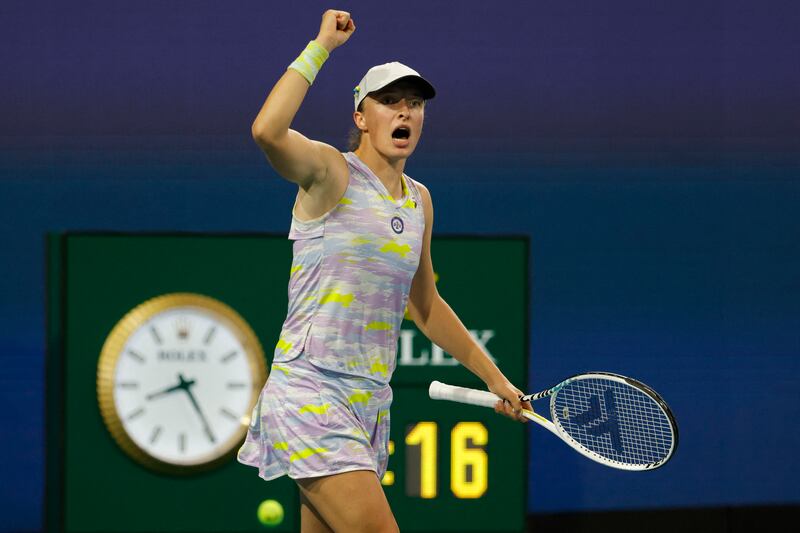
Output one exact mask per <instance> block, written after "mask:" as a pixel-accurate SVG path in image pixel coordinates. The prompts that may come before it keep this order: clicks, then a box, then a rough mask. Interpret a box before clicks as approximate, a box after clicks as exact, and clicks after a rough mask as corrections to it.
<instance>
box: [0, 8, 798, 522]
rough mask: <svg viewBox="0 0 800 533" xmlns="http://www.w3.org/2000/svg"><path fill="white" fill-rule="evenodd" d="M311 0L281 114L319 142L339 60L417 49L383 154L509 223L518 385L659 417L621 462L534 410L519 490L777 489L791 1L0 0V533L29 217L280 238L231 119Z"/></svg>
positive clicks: (346, 100)
mask: <svg viewBox="0 0 800 533" xmlns="http://www.w3.org/2000/svg"><path fill="white" fill-rule="evenodd" d="M327 7H338V8H341V9H346V10H349V11H351V12H352V14H353V17H354V19H355V22H356V25H357V31H356V33H355V35H354V36H353V38H352V39H351V40H350V42H348V43H347V44H346V45H345V46H344V47H342V48H340V49H338V50H336V51H335V52H334V54H333V56H332V58H331V59H330V60H329V62H328V63H327V64H326V65H325V67H324V69H323V71H322V73H321V75H320V77H319V78H318V80H317V82H315V84H314V87H313V88H312V90H311V91H310V93H309V96H308V98H307V100H306V102H305V103H304V106H303V108H302V109H301V112H300V114H299V115H298V117H297V120H296V122H295V124H294V127H295V128H296V129H298V130H300V131H302V132H303V133H305V134H307V135H308V136H310V137H313V138H316V139H320V140H323V141H326V142H329V143H331V144H334V145H336V146H338V147H340V148H344V144H345V138H346V135H347V131H348V129H349V128H350V125H351V119H350V114H351V109H352V107H351V105H352V104H351V94H352V87H353V86H354V85H355V84H356V83H357V82H358V80H359V79H360V78H361V76H362V75H363V73H364V72H365V70H366V69H367V68H368V67H369V66H372V65H374V64H377V63H382V62H385V61H389V60H400V61H403V62H406V63H408V64H410V65H412V66H414V67H415V68H416V69H418V70H419V71H420V72H421V73H422V74H423V75H425V76H426V77H428V78H429V79H430V80H431V81H432V82H433V83H434V84H435V85H436V87H437V89H438V91H439V94H438V96H437V98H436V99H435V100H433V101H432V102H431V103H430V105H429V106H428V109H427V110H426V125H425V134H424V135H423V141H422V143H421V145H420V148H419V149H418V150H417V153H415V155H414V156H413V157H412V158H411V160H410V161H409V163H408V166H407V169H406V170H407V172H408V173H409V174H410V175H411V176H413V177H415V178H417V179H419V180H420V181H422V182H423V183H425V184H426V185H428V186H429V188H430V190H431V192H432V195H433V199H434V204H435V206H436V226H435V228H434V232H435V233H439V234H446V233H485V234H492V233H514V234H520V233H522V234H528V235H530V236H531V239H532V255H533V262H532V264H533V272H532V276H533V295H532V302H533V303H532V322H531V331H532V337H531V347H532V349H531V365H530V367H531V383H532V384H533V385H534V387H537V386H544V385H547V384H549V383H551V382H553V381H554V380H557V379H559V378H562V377H564V376H566V375H569V374H570V373H573V372H575V371H580V370H588V369H604V370H612V371H618V372H621V373H624V374H629V375H633V376H637V377H640V378H641V379H643V380H644V381H645V382H648V383H650V384H652V385H653V386H654V387H655V388H657V389H658V390H659V391H660V392H661V393H662V394H663V395H664V396H665V397H666V398H667V399H668V401H669V402H670V404H671V405H672V407H673V410H674V411H675V413H676V415H677V416H678V418H679V421H680V423H681V431H682V434H681V438H682V441H681V448H680V449H679V452H678V455H677V456H676V457H675V459H674V461H673V462H672V463H670V465H669V466H668V467H665V468H664V469H662V470H659V471H656V472H653V473H651V474H648V475H631V474H626V473H622V472H616V471H608V470H606V469H603V468H601V467H598V466H595V465H593V464H587V462H586V461H583V460H582V459H580V458H578V457H577V456H574V455H573V452H571V451H569V450H568V449H567V448H566V447H565V446H564V445H563V444H561V443H558V442H556V441H555V439H552V438H551V437H550V436H549V435H544V434H543V433H542V432H540V431H537V430H535V429H534V430H533V431H532V432H531V454H530V457H531V462H530V469H529V472H528V476H529V483H530V492H529V510H530V511H531V512H557V511H568V510H601V509H639V508H652V507H700V506H730V505H746V504H764V503H788V504H800V488H798V486H797V484H796V479H797V478H798V476H800V462H799V461H798V460H797V459H796V458H795V457H796V453H795V452H796V450H797V448H798V446H800V431H798V430H797V427H796V425H795V424H793V423H792V421H793V420H796V419H797V418H798V416H800V394H798V391H799V390H800V378H798V377H797V376H798V375H800V357H798V356H800V303H798V301H799V300H798V296H800V290H799V289H800V282H799V281H798V279H800V278H799V277H798V272H800V251H799V250H798V241H799V240H800V219H798V216H797V214H796V211H797V206H798V205H800V174H799V171H800V155H799V154H800V150H799V149H800V110H798V102H797V95H798V94H800V69H797V57H798V56H800V33H798V32H797V28H798V27H800V9H798V8H797V7H796V6H795V4H794V3H793V2H788V1H786V2H780V1H774V2H773V1H767V2H760V3H755V2H743V1H736V0H729V1H725V2H723V1H721V0H715V1H703V0H700V1H698V0H693V1H685V0H677V1H673V2H669V3H664V4H663V5H661V4H659V5H653V4H650V3H642V2H638V1H634V0H621V1H612V2H605V3H601V4H598V3H596V2H568V3H564V2H530V1H528V2H503V3H500V4H491V3H488V2H477V1H473V0H469V1H463V2H458V3H454V2H441V1H426V2H421V1H415V0H412V1H407V2H403V3H402V4H400V5H398V6H396V7H393V8H392V7H390V6H388V5H383V4H378V3H375V2H369V3H366V2H364V3H358V2H341V3H339V4H338V5H336V6H331V5H328V4H322V3H320V2H303V3H302V5H301V6H299V7H298V6H292V7H290V4H289V3H276V2H262V1H258V2H256V1H250V2H235V3H219V2H210V1H192V2H188V1H184V2H177V1H176V2H167V3H164V2H147V1H145V2H138V3H134V4H131V3H128V2H125V3H123V2H107V1H106V2H89V1H84V2H80V3H78V4H74V3H73V4H63V3H56V2H16V1H12V2H3V3H2V5H0V35H2V37H0V39H2V46H0V64H2V65H3V67H2V71H3V73H2V76H3V83H2V84H0V254H2V258H3V260H2V261H1V262H0V358H1V359H0V369H1V370H0V400H1V401H2V409H0V432H2V433H0V475H1V476H2V483H0V516H2V517H3V518H2V520H0V530H2V531H16V530H37V529H39V528H40V527H41V523H42V522H41V512H42V499H43V488H44V487H43V478H44V475H43V474H44V472H43V463H44V440H43V439H44V434H43V420H44V417H45V416H46V413H44V379H43V378H44V338H45V336H44V316H45V307H44V302H45V291H44V234H45V232H48V231H60V230H89V229H91V230H96V229H113V230H188V231H268V232H280V233H284V232H286V231H287V230H288V225H289V210H290V206H291V202H292V199H293V195H294V190H293V187H292V186H291V185H289V184H287V183H285V182H283V181H281V180H280V179H279V178H277V177H276V176H275V175H274V174H273V172H272V171H271V169H270V168H269V166H268V165H267V164H266V161H265V160H264V158H263V156H262V155H261V154H260V153H259V151H258V149H257V148H256V146H255V145H254V143H253V142H252V140H251V139H250V136H249V128H250V124H251V122H252V119H253V118H254V117H255V114H256V113H257V111H258V109H259V108H260V106H261V104H262V103H263V100H264V98H265V97H266V94H267V93H268V91H269V89H270V88H271V86H272V84H273V83H274V82H275V81H276V80H277V78H278V77H279V76H280V75H281V73H282V72H283V70H284V69H285V67H286V65H287V64H288V63H289V62H291V60H292V59H294V57H296V55H297V54H298V53H299V52H300V50H302V48H303V47H304V46H305V44H306V42H307V41H308V40H310V39H312V38H313V37H314V36H315V35H316V33H317V30H318V27H319V20H320V17H321V14H322V12H323V11H324V9H325V8H327ZM435 254H436V251H435V250H434V261H435ZM276 282H277V281H276ZM476 282H478V280H476ZM445 296H446V295H445Z"/></svg>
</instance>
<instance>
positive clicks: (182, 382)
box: [145, 373, 217, 442]
mask: <svg viewBox="0 0 800 533" xmlns="http://www.w3.org/2000/svg"><path fill="white" fill-rule="evenodd" d="M194 384H195V380H193V379H190V380H186V379H185V378H184V377H183V374H180V373H179V374H178V384H177V385H173V386H172V387H168V388H166V389H163V390H160V391H157V392H153V393H151V394H148V395H147V396H145V398H146V399H147V400H153V399H155V398H158V397H160V396H165V395H167V394H171V393H173V392H175V391H179V390H184V391H186V394H187V395H188V396H189V401H190V402H191V403H192V407H194V409H195V411H197V414H198V415H200V420H201V422H202V423H203V429H204V430H205V432H206V435H208V439H209V440H210V441H211V442H216V440H217V439H216V438H215V437H214V433H213V432H212V431H211V425H210V424H209V423H208V420H207V419H206V417H205V415H204V414H203V410H202V409H200V404H199V403H197V399H196V398H195V397H194V394H192V389H191V387H192V385H194Z"/></svg>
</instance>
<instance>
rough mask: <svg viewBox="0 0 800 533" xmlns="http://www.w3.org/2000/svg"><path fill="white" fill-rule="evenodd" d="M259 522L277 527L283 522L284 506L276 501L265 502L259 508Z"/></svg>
mask: <svg viewBox="0 0 800 533" xmlns="http://www.w3.org/2000/svg"><path fill="white" fill-rule="evenodd" d="M257 514H258V521H259V522H261V523H262V524H264V525H265V526H277V525H278V524H280V523H281V522H283V505H281V504H280V503H279V502H277V501H276V500H264V501H263V502H261V504H260V505H259V506H258V512H257Z"/></svg>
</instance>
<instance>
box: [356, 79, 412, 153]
mask: <svg viewBox="0 0 800 533" xmlns="http://www.w3.org/2000/svg"><path fill="white" fill-rule="evenodd" d="M353 118H354V120H355V122H356V126H358V128H359V129H361V130H362V131H363V132H364V133H368V134H369V140H370V143H371V144H372V146H373V148H375V150H376V151H378V152H379V153H381V154H382V155H384V156H385V157H387V158H389V159H404V158H407V157H408V156H410V155H411V153H412V152H413V151H414V148H416V146H417V143H418V142H419V138H420V135H422V122H423V121H424V119H425V100H424V99H423V98H422V94H421V92H420V91H419V89H417V87H416V85H415V84H414V82H410V81H406V80H401V81H399V82H397V83H393V84H391V85H389V86H388V87H384V88H383V89H381V90H380V91H376V92H374V93H370V95H369V96H367V97H366V98H365V99H364V106H363V112H358V111H356V112H355V114H354V116H353Z"/></svg>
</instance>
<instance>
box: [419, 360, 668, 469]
mask: <svg viewBox="0 0 800 533" xmlns="http://www.w3.org/2000/svg"><path fill="white" fill-rule="evenodd" d="M592 378H594V379H606V380H611V381H616V382H619V383H623V384H625V385H628V386H631V387H634V388H636V389H638V390H640V391H641V392H643V393H644V394H645V395H647V396H648V397H649V398H650V399H651V400H653V401H654V402H655V403H656V404H657V405H658V407H659V409H660V410H661V411H662V413H663V414H664V415H665V416H666V417H667V419H668V421H669V426H670V430H671V432H672V442H671V446H670V449H669V451H668V453H667V454H666V455H665V457H664V458H662V459H659V460H658V461H654V462H651V463H640V464H629V463H623V462H621V461H616V460H613V459H610V458H608V457H605V456H603V455H600V454H598V453H596V452H594V451H592V450H590V449H588V448H586V447H585V446H583V445H582V444H580V443H579V442H578V441H577V440H575V439H574V438H572V437H571V436H570V435H569V433H567V432H566V430H564V429H563V427H562V426H561V423H560V422H559V417H558V414H557V413H556V411H555V409H556V402H555V398H556V395H557V394H558V391H560V390H561V389H563V388H564V387H565V386H567V385H568V384H570V383H572V382H574V381H579V380H586V379H592ZM445 390H452V391H455V390H458V391H460V392H461V396H462V399H461V400H456V399H454V397H453V394H452V393H444V392H443V391H445ZM463 391H469V393H468V394H469V399H468V400H465V399H464V398H463V395H464V394H466V393H465V392H463ZM429 395H430V397H431V398H433V399H447V400H454V401H462V402H463V403H471V404H474V405H482V406H486V407H492V406H493V405H494V403H496V402H497V401H498V400H502V399H501V398H500V397H498V396H496V395H495V394H493V393H491V392H489V391H480V390H477V389H466V388H464V387H454V386H452V385H445V384H443V383H439V382H438V381H434V382H432V383H431V386H430V389H429ZM548 396H549V397H550V416H551V419H547V418H546V417H544V416H542V415H540V414H539V413H537V412H535V411H533V410H528V409H523V410H522V415H523V416H524V417H525V418H526V419H528V420H530V421H531V422H534V423H536V424H538V425H539V426H541V427H543V428H545V429H546V430H548V431H550V432H551V433H553V434H554V435H556V436H557V437H558V438H560V439H561V440H563V441H564V442H565V443H567V445H569V446H570V447H571V448H572V449H574V450H575V451H576V452H578V453H580V454H581V455H583V456H584V457H586V458H587V459H591V460H592V461H595V462H598V463H600V464H603V465H606V466H609V467H611V468H616V469H620V470H628V471H637V472H640V471H648V470H655V469H657V468H659V467H661V466H663V465H664V464H665V463H666V462H667V461H669V459H670V458H671V457H672V456H673V455H674V454H675V450H676V449H677V447H678V424H677V422H676V420H675V416H674V415H673V414H672V411H671V410H670V408H669V406H668V405H667V403H666V402H665V401H664V399H663V398H662V397H661V396H660V395H659V394H658V393H657V392H656V391H654V390H653V389H652V388H650V387H648V386H647V385H645V384H644V383H642V382H641V381H638V380H635V379H633V378H629V377H626V376H622V375H620V374H614V373H612V372H600V371H593V372H585V373H581V374H576V375H574V376H570V377H569V378H567V379H565V380H563V381H561V382H560V383H558V384H557V385H555V386H553V387H550V388H549V389H545V390H543V391H540V392H537V393H536V394H526V395H524V396H522V397H520V400H521V401H523V402H533V401H536V400H540V399H542V398H546V397H548Z"/></svg>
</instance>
